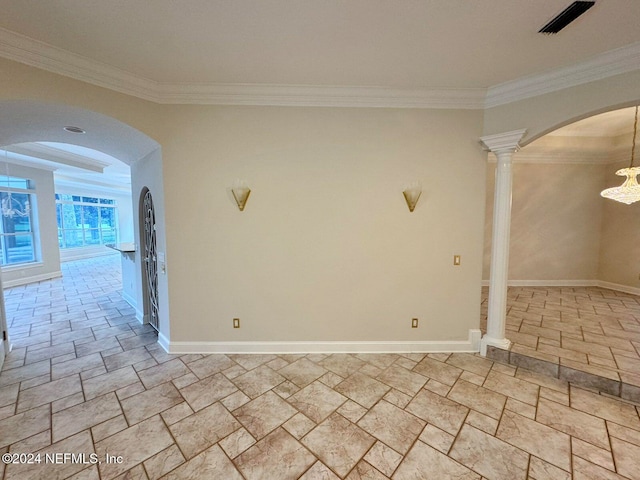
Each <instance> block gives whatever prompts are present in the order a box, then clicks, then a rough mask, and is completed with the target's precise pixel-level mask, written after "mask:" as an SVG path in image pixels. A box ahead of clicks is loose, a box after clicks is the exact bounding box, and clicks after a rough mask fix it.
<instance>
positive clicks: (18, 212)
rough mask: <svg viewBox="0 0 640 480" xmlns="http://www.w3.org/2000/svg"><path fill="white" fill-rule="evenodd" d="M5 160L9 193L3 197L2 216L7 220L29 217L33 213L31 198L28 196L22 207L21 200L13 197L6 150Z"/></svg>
mask: <svg viewBox="0 0 640 480" xmlns="http://www.w3.org/2000/svg"><path fill="white" fill-rule="evenodd" d="M4 158H5V164H4V165H5V169H6V177H7V191H6V193H5V194H3V195H2V202H0V208H2V216H3V217H7V218H13V217H28V216H29V213H30V212H31V205H29V196H28V195H27V200H26V201H25V202H24V205H22V203H21V202H20V200H18V199H16V198H14V197H13V196H12V195H11V185H10V183H9V182H10V177H9V153H8V152H7V151H6V150H5V151H4Z"/></svg>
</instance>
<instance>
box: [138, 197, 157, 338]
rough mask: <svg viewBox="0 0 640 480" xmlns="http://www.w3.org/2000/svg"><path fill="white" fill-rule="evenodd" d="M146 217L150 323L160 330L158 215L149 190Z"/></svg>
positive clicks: (146, 264)
mask: <svg viewBox="0 0 640 480" xmlns="http://www.w3.org/2000/svg"><path fill="white" fill-rule="evenodd" d="M142 208H143V215H144V259H143V260H144V271H145V274H146V278H147V298H148V299H149V323H150V324H151V326H152V327H153V328H155V329H156V330H158V258H157V254H156V214H155V212H154V210H153V199H152V198H151V192H149V191H148V190H147V192H146V193H145V195H144V200H143V206H142Z"/></svg>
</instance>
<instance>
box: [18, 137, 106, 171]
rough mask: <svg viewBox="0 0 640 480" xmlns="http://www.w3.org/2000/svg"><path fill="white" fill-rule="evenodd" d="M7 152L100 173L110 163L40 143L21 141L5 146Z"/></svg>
mask: <svg viewBox="0 0 640 480" xmlns="http://www.w3.org/2000/svg"><path fill="white" fill-rule="evenodd" d="M6 150H7V151H8V152H13V153H17V154H19V155H25V156H28V157H32V158H38V159H40V160H45V161H48V162H57V163H61V164H63V165H67V166H69V167H75V168H81V169H83V170H88V171H91V172H97V173H102V172H103V171H104V169H105V168H106V167H108V166H109V165H110V164H109V163H106V162H102V161H100V160H96V159H95V158H89V157H85V156H83V155H78V154H76V153H72V152H67V151H65V150H60V149H58V148H53V147H50V146H48V145H42V144H40V143H23V144H18V145H12V146H10V147H7V148H6Z"/></svg>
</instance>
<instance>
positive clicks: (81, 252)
mask: <svg viewBox="0 0 640 480" xmlns="http://www.w3.org/2000/svg"><path fill="white" fill-rule="evenodd" d="M105 255H118V252H116V251H115V250H112V249H109V248H107V247H105V246H100V247H98V248H89V249H83V248H78V249H60V261H61V262H73V261H74V260H84V259H85V258H95V257H104V256H105Z"/></svg>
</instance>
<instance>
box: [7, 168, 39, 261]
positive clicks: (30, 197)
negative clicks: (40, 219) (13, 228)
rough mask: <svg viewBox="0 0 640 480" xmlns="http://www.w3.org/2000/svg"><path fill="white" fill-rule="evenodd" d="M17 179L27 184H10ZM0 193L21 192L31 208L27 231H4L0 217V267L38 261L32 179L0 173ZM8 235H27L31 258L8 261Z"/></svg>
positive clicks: (36, 224)
mask: <svg viewBox="0 0 640 480" xmlns="http://www.w3.org/2000/svg"><path fill="white" fill-rule="evenodd" d="M16 180H18V181H24V182H25V184H26V185H27V187H26V188H21V187H16V186H11V183H13V182H15V181H16ZM0 193H12V194H14V193H15V194H21V195H27V197H28V200H29V205H30V206H31V208H30V209H29V215H28V217H29V231H28V232H18V233H16V232H13V233H6V232H5V228H4V219H0V249H1V251H0V268H3V269H4V268H9V267H20V266H22V265H30V264H33V263H37V262H38V248H37V245H36V241H37V237H36V233H37V230H38V223H37V222H36V218H35V217H34V205H35V204H36V198H37V193H36V188H35V185H34V182H33V180H31V179H30V178H26V177H19V176H15V175H0ZM0 215H2V212H0ZM8 237H13V238H17V237H29V238H30V240H31V260H24V261H19V262H10V261H9V250H8V248H7V238H8Z"/></svg>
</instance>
